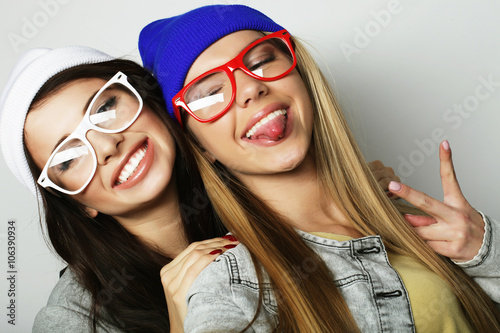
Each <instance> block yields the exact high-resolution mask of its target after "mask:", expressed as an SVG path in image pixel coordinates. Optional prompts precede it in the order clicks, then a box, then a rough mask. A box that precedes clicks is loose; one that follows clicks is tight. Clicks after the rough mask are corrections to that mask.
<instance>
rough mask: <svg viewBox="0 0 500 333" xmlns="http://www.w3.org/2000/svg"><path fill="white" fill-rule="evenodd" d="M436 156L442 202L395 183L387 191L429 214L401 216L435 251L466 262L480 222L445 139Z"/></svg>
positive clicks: (477, 243)
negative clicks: (457, 173)
mask: <svg viewBox="0 0 500 333" xmlns="http://www.w3.org/2000/svg"><path fill="white" fill-rule="evenodd" d="M439 159H440V174H441V183H442V186H443V193H444V198H443V201H442V202H441V201H439V200H436V199H434V198H431V197H430V196H428V195H426V194H425V193H423V192H419V191H417V190H414V189H413V188H411V187H409V186H407V185H404V184H401V183H398V182H391V183H390V184H389V190H390V191H391V192H392V193H394V194H396V195H397V196H399V197H401V198H403V199H404V200H406V201H408V202H409V203H411V204H413V205H414V206H416V207H417V208H420V209H421V210H423V211H424V212H426V213H427V214H429V215H430V216H418V215H405V219H406V220H407V221H408V222H409V223H410V224H411V225H412V226H413V227H414V228H415V231H416V232H417V234H419V235H420V236H421V237H422V238H423V239H424V240H425V241H426V242H427V244H428V245H429V246H430V247H431V248H432V249H433V250H434V251H435V252H436V253H438V254H441V255H443V256H446V257H449V258H450V259H452V260H454V261H455V262H464V261H469V260H471V259H472V258H474V256H475V255H476V254H477V253H478V252H479V249H480V248H481V245H482V243H483V236H484V221H483V218H482V216H481V214H479V213H478V212H477V211H476V210H475V209H474V208H473V207H472V206H471V205H470V204H469V202H467V200H466V199H465V197H464V195H463V194H462V191H461V190H460V186H459V184H458V181H457V178H456V175H455V170H454V168H453V162H452V158H451V150H450V145H449V143H448V141H443V142H442V143H441V145H440V146H439Z"/></svg>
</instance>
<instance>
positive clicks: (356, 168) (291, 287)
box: [188, 39, 500, 332]
mask: <svg viewBox="0 0 500 333" xmlns="http://www.w3.org/2000/svg"><path fill="white" fill-rule="evenodd" d="M294 43H295V52H296V55H297V69H298V71H299V72H300V74H301V76H302V79H303V81H304V83H305V85H306V87H307V89H308V93H309V96H310V98H311V101H312V103H313V108H314V110H315V115H314V127H313V149H314V156H315V158H316V165H317V173H318V179H319V180H320V184H321V187H322V190H323V191H324V193H325V194H326V195H329V196H330V197H331V200H332V201H333V202H334V203H335V205H336V206H337V207H338V209H340V211H341V212H342V213H343V214H344V216H345V217H346V218H347V219H348V220H349V221H351V223H352V225H354V226H355V227H356V229H357V230H358V231H359V232H361V233H362V234H363V235H380V236H381V237H382V239H383V241H384V244H385V246H386V247H387V249H388V250H390V251H394V252H396V253H399V254H403V255H406V256H409V257H411V258H413V259H415V260H417V261H418V262H420V263H422V264H423V265H425V266H426V267H427V268H428V269H429V270H431V271H432V272H434V273H435V274H437V275H438V276H439V277H441V278H442V279H443V280H444V281H445V282H446V283H447V284H448V285H449V286H450V288H451V290H452V291H453V292H454V294H455V295H456V297H457V299H458V302H459V303H460V304H461V306H462V310H463V312H464V315H465V316H466V318H467V319H468V321H469V324H470V326H471V328H472V329H474V330H475V331H478V332H498V331H500V315H499V312H498V310H497V309H496V308H495V305H494V303H493V301H492V300H491V299H490V298H489V297H488V296H487V295H486V293H485V292H484V291H483V290H482V289H481V288H480V287H479V286H478V285H477V284H476V283H475V282H474V280H473V279H472V278H470V277H469V276H468V275H467V274H465V273H464V272H463V271H462V269H461V268H459V267H457V266H456V265H454V264H453V263H452V262H451V261H450V260H449V259H447V258H444V257H441V256H439V255H437V254H436V253H434V251H432V249H430V248H429V247H428V246H427V245H426V244H425V242H424V241H422V239H421V238H420V237H419V236H418V235H417V234H416V233H415V232H414V230H413V229H412V227H411V226H409V224H408V223H407V222H406V221H405V220H404V218H403V217H402V215H401V210H402V209H399V210H398V208H396V207H395V206H394V205H393V203H392V202H391V201H390V200H389V199H388V198H387V196H386V195H385V194H384V193H383V192H382V190H381V189H380V187H379V185H378V184H377V182H376V181H375V179H374V178H373V176H372V174H371V172H370V170H369V168H368V166H367V165H366V163H365V162H364V159H363V156H362V154H361V152H360V150H359V148H358V146H357V145H356V143H355V140H354V138H353V136H352V134H351V131H350V130H349V128H348V125H347V123H346V121H345V119H344V116H343V115H342V112H341V111H340V107H339V106H338V104H337V102H336V99H335V97H334V95H333V93H332V91H331V89H330V87H329V85H328V83H327V81H326V79H325V78H324V76H323V74H322V73H321V71H320V70H319V68H318V67H317V65H316V63H315V61H314V60H313V59H312V57H311V56H310V54H309V53H308V51H307V50H306V49H305V48H304V47H303V46H302V45H301V43H300V42H298V41H297V40H296V39H294ZM188 138H189V142H190V144H191V147H192V149H193V150H194V152H195V156H196V159H197V161H198V164H199V167H200V170H201V174H202V178H203V180H204V183H205V186H206V188H207V192H208V194H209V196H210V199H211V201H212V203H213V205H214V207H215V210H216V212H217V214H218V215H219V216H220V218H221V220H222V221H223V223H224V224H225V225H226V227H227V228H228V229H229V230H230V231H232V232H233V233H234V234H235V236H236V237H237V238H238V239H239V240H240V242H241V243H242V244H244V245H245V246H246V247H247V248H248V250H249V252H250V254H251V256H252V260H253V262H254V264H255V266H256V270H257V275H258V278H259V282H260V283H262V281H263V274H264V273H263V271H265V273H267V274H268V276H269V279H270V281H271V285H272V287H273V290H274V292H275V295H276V299H277V301H278V320H279V325H278V328H277V329H278V330H279V331H286V332H356V331H359V330H358V328H357V326H356V323H355V321H354V319H353V317H352V315H351V313H350V311H349V308H348V307H347V305H346V303H345V302H344V300H343V298H342V297H341V294H340V292H339V290H338V289H337V288H336V287H335V284H334V282H333V278H332V276H331V272H330V271H329V270H328V268H327V267H326V265H325V263H324V262H323V260H321V258H319V257H318V256H317V255H316V254H315V253H314V251H312V250H311V249H310V248H309V247H308V246H307V245H306V244H305V242H304V241H303V240H302V238H301V237H300V236H299V235H298V234H297V232H296V231H295V230H294V229H293V228H292V227H291V225H290V224H289V223H288V222H287V221H286V220H285V218H283V217H282V216H280V215H279V214H278V213H277V212H276V211H274V210H273V209H272V208H271V207H269V206H268V205H267V204H265V203H264V202H263V201H262V200H260V199H259V198H258V197H257V196H256V195H255V194H253V193H252V192H251V191H250V190H248V189H247V188H246V187H245V186H244V185H243V184H242V183H241V182H240V181H239V180H238V179H236V177H234V176H233V175H232V174H231V173H230V172H229V171H228V170H227V169H226V168H225V167H224V166H222V165H221V164H220V163H218V162H216V163H210V161H209V160H208V159H206V157H205V154H203V148H202V147H200V145H199V144H198V143H197V140H196V138H194V137H193V135H192V134H191V133H189V131H188ZM304 260H313V261H314V264H315V265H316V266H317V269H316V270H315V271H314V273H313V274H310V275H308V276H307V277H305V276H303V275H301V274H300V272H297V267H300V266H301V265H302V263H303V262H305V261H304ZM259 298H260V299H259V300H262V294H260V296H259ZM260 303H261V302H259V307H258V309H257V313H256V315H255V317H254V318H256V316H257V314H258V312H259V311H260ZM250 324H251V323H250ZM250 324H249V326H250Z"/></svg>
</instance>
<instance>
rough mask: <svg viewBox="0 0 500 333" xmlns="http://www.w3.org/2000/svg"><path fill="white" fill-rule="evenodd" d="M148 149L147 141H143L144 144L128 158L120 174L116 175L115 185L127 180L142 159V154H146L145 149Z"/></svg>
mask: <svg viewBox="0 0 500 333" xmlns="http://www.w3.org/2000/svg"><path fill="white" fill-rule="evenodd" d="M147 150H148V144H147V142H146V143H144V145H143V146H142V147H141V148H140V149H138V150H137V152H135V154H133V155H132V156H131V157H130V159H129V160H128V162H127V164H125V166H124V167H123V169H122V171H121V172H120V175H119V176H118V180H117V181H116V183H115V185H120V184H122V183H124V182H126V181H127V179H129V178H130V176H132V175H133V174H134V172H135V171H136V169H137V167H138V166H139V164H140V163H141V161H142V159H143V158H144V156H146V151H147Z"/></svg>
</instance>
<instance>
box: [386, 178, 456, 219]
mask: <svg viewBox="0 0 500 333" xmlns="http://www.w3.org/2000/svg"><path fill="white" fill-rule="evenodd" d="M389 191H391V192H392V193H394V194H396V195H398V196H399V197H400V198H403V199H404V200H406V201H408V202H409V203H411V204H412V205H414V206H415V207H417V208H420V209H421V210H423V211H424V212H426V213H427V214H429V215H431V216H433V217H435V218H443V219H445V217H446V216H452V214H453V209H452V208H450V207H449V206H447V205H445V204H444V203H442V202H441V201H439V200H436V199H434V198H432V197H430V196H428V195H427V194H425V193H423V192H420V191H417V190H415V189H413V188H411V187H410V186H408V185H404V184H401V183H398V182H394V181H392V182H390V183H389ZM445 220H446V219H445Z"/></svg>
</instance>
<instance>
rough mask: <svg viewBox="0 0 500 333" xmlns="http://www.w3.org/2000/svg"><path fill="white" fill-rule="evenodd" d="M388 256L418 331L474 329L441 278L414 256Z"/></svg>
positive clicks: (325, 235) (340, 237) (337, 237)
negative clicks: (401, 282)
mask: <svg viewBox="0 0 500 333" xmlns="http://www.w3.org/2000/svg"><path fill="white" fill-rule="evenodd" d="M311 234H313V235H315V236H318V237H323V238H328V239H333V240H337V241H347V240H350V239H352V237H349V236H344V235H336V234H330V233H326V232H311ZM387 257H388V259H389V262H390V264H391V266H392V267H393V268H394V269H395V270H396V271H397V272H398V274H399V276H400V277H401V280H403V283H404V285H405V288H406V291H407V292H408V296H409V298H410V304H411V309H412V313H413V320H414V322H415V329H416V331H417V332H425V333H434V332H435V333H452V332H460V333H462V332H471V329H470V327H469V325H468V322H467V319H466V318H465V317H464V315H463V313H462V311H461V310H460V304H459V303H458V300H457V298H456V296H455V294H454V293H453V292H452V291H451V289H450V288H449V286H448V285H447V284H446V283H445V282H444V281H443V280H442V279H441V278H440V277H438V276H437V275H436V274H434V273H433V272H431V271H430V270H428V269H427V268H425V267H424V266H423V265H422V264H420V263H418V262H416V261H415V260H413V259H412V258H409V257H406V256H403V255H400V254H396V253H392V252H387Z"/></svg>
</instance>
